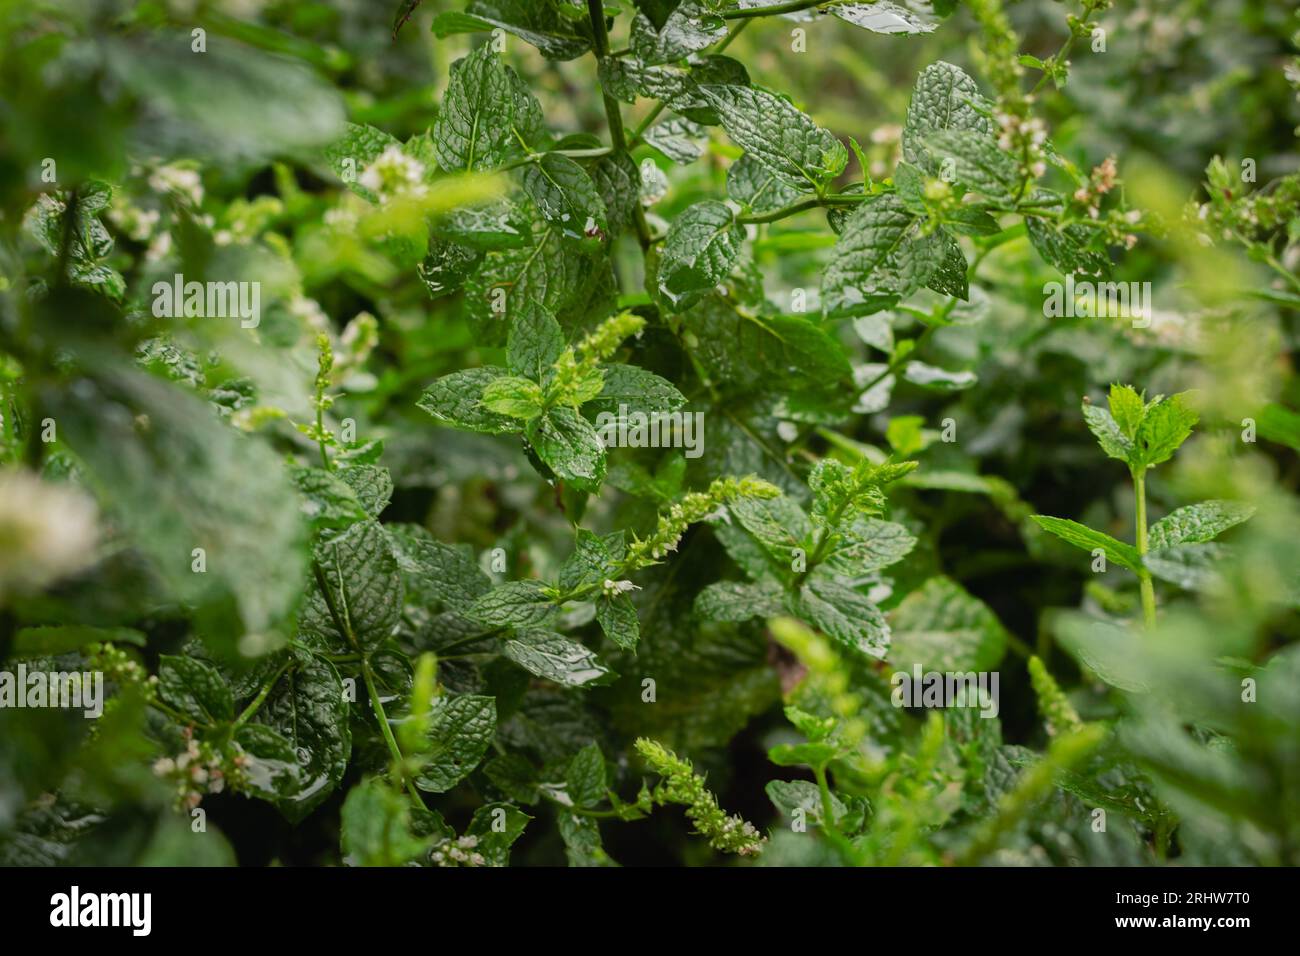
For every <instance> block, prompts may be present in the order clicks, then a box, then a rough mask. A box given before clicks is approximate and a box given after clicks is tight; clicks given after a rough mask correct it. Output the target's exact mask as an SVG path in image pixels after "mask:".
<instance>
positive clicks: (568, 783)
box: [564, 743, 607, 808]
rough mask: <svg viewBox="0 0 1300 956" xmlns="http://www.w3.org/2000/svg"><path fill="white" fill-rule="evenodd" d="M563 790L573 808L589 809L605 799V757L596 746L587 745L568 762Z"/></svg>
mask: <svg viewBox="0 0 1300 956" xmlns="http://www.w3.org/2000/svg"><path fill="white" fill-rule="evenodd" d="M564 788H565V790H566V791H567V792H568V794H569V799H570V800H572V801H573V804H574V806H578V807H588V808H590V807H594V806H596V805H597V804H598V803H600V802H601V801H602V800H604V799H605V791H606V789H607V784H606V782H605V757H604V755H602V754H601V752H600V747H599V746H598V745H596V744H594V743H591V744H587V746H585V747H583V748H582V749H581V750H579V751H578V752H577V754H576V755H575V756H574V758H573V759H572V760H571V761H569V768H568V770H567V771H565V774H564Z"/></svg>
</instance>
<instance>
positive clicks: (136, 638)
mask: <svg viewBox="0 0 1300 956" xmlns="http://www.w3.org/2000/svg"><path fill="white" fill-rule="evenodd" d="M147 641H148V638H147V636H146V635H145V634H144V632H143V631H137V630H134V629H132V628H129V627H90V626H88V625H81V624H68V625H55V626H50V627H23V628H19V629H18V631H17V633H16V634H14V643H13V657H14V658H15V659H17V658H23V657H58V656H59V655H61V654H67V653H69V652H71V651H77V650H80V649H81V648H83V647H85V646H86V645H87V644H108V643H112V644H133V645H135V646H136V647H144V646H145V644H146V643H147Z"/></svg>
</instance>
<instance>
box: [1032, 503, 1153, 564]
mask: <svg viewBox="0 0 1300 956" xmlns="http://www.w3.org/2000/svg"><path fill="white" fill-rule="evenodd" d="M1030 517H1031V518H1033V519H1034V521H1035V522H1037V523H1038V526H1039V527H1040V528H1042V529H1043V530H1044V531H1048V532H1051V533H1052V534H1054V535H1056V536H1057V537H1058V538H1060V539H1061V540H1062V541H1067V542H1069V543H1070V544H1072V545H1074V546H1075V547H1076V548H1082V549H1083V550H1084V551H1093V550H1096V549H1097V548H1100V549H1101V550H1102V551H1103V552H1104V553H1105V555H1106V558H1107V560H1109V561H1113V562H1115V563H1116V564H1118V565H1119V566H1120V567H1122V568H1128V569H1129V570H1130V571H1137V570H1138V569H1139V568H1140V567H1141V565H1142V559H1141V556H1139V555H1138V553H1137V549H1136V548H1134V547H1133V546H1132V545H1128V544H1125V543H1124V542H1123V541H1119V540H1117V539H1115V538H1112V537H1111V536H1110V535H1108V534H1105V533H1104V532H1101V531H1094V530H1093V529H1092V528H1089V527H1088V526H1087V525H1082V524H1079V522H1077V521H1070V520H1069V519H1067V518H1051V517H1048V516H1047V515H1030Z"/></svg>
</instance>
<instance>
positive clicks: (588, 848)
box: [556, 810, 618, 866]
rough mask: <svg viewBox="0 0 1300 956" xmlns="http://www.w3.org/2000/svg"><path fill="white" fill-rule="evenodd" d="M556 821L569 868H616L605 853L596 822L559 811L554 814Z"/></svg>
mask: <svg viewBox="0 0 1300 956" xmlns="http://www.w3.org/2000/svg"><path fill="white" fill-rule="evenodd" d="M556 821H557V824H558V826H559V829H560V839H562V840H563V841H564V855H565V857H566V858H567V859H568V861H569V866H618V864H617V863H615V862H614V861H613V860H611V859H610V858H609V854H608V853H606V852H605V847H604V845H603V844H602V843H601V839H600V826H599V824H598V823H597V821H596V820H594V819H592V818H591V817H587V816H579V815H578V814H576V813H572V812H570V811H568V810H560V811H559V812H558V813H557V814H556Z"/></svg>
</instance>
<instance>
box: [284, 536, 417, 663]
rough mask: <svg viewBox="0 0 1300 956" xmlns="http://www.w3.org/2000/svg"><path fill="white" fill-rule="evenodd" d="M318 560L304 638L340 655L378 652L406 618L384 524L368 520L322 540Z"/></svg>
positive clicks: (303, 619) (304, 614) (303, 616)
mask: <svg viewBox="0 0 1300 956" xmlns="http://www.w3.org/2000/svg"><path fill="white" fill-rule="evenodd" d="M315 562H316V568H317V570H318V572H319V574H318V575H317V577H316V580H315V582H314V583H313V586H312V587H311V588H310V589H309V590H308V592H307V600H306V602H305V604H304V606H303V608H302V610H301V612H300V615H299V621H298V628H299V632H300V633H301V635H302V636H303V638H304V639H305V640H306V641H307V642H308V643H310V644H311V645H312V646H313V647H319V648H321V649H322V650H329V651H332V652H340V653H352V652H355V651H358V650H372V649H374V648H375V647H377V646H379V645H380V644H382V643H383V642H384V641H386V640H388V638H390V637H391V636H392V635H393V630H394V629H395V628H396V626H397V622H398V619H399V618H400V617H401V613H402V602H403V594H404V591H403V587H402V576H401V572H400V571H399V570H398V567H397V558H396V557H395V556H394V553H393V546H392V542H391V540H390V539H389V537H388V534H387V532H386V531H385V530H384V529H383V527H382V526H381V525H380V524H379V523H378V522H376V521H374V520H371V519H367V520H365V521H361V522H358V523H357V524H355V525H353V526H352V527H351V528H349V529H348V530H347V531H346V532H344V533H343V534H341V535H339V536H338V537H335V538H332V539H330V540H328V541H321V542H320V543H318V544H317V545H316V549H315ZM322 589H323V590H322Z"/></svg>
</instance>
